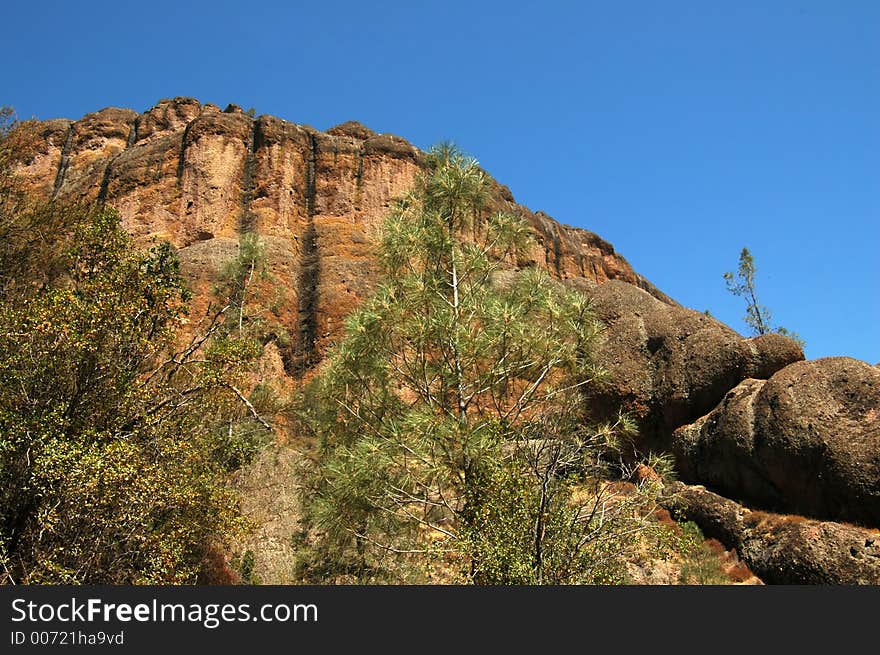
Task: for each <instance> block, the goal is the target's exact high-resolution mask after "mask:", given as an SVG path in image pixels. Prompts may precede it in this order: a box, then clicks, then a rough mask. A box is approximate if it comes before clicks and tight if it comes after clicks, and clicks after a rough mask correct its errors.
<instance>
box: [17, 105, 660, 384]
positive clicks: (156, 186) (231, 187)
mask: <svg viewBox="0 0 880 655" xmlns="http://www.w3.org/2000/svg"><path fill="white" fill-rule="evenodd" d="M40 130H41V134H42V139H41V141H40V143H39V147H38V149H37V152H36V154H35V155H34V156H33V157H31V158H30V159H29V160H28V161H27V162H24V165H23V168H22V172H23V173H24V174H25V177H26V179H27V180H28V184H29V186H30V188H31V189H32V190H33V191H35V192H37V193H40V194H42V195H44V196H51V197H57V198H62V199H67V200H75V201H83V202H94V201H97V202H101V203H106V204H108V205H110V206H113V207H114V208H116V209H117V210H118V211H119V212H120V214H121V216H122V218H123V224H124V226H125V228H126V229H127V230H128V231H129V232H130V233H131V234H133V235H134V236H135V237H136V238H137V239H138V241H139V242H140V243H143V244H146V243H149V242H150V241H152V240H168V241H170V242H171V243H172V244H173V245H174V246H175V247H176V248H178V250H179V253H180V257H181V260H182V263H183V267H184V270H185V272H186V273H187V275H188V277H189V278H190V280H191V282H192V284H193V286H194V287H195V291H196V307H195V311H194V314H195V315H199V313H200V312H202V311H203V310H204V306H205V304H206V302H207V299H208V298H209V296H210V293H209V291H210V288H211V286H212V284H213V281H214V278H215V277H216V274H217V271H218V267H219V266H220V265H222V263H223V262H225V261H227V260H228V259H229V258H230V257H234V256H235V254H236V252H237V248H238V239H239V236H240V235H241V234H242V233H245V232H250V231H254V232H257V233H259V234H260V235H261V236H262V238H263V239H264V241H265V242H266V244H267V250H268V259H269V267H270V270H271V273H272V274H273V276H274V278H275V279H276V284H277V285H279V286H281V287H283V288H284V289H285V294H284V298H283V299H281V300H280V301H279V302H278V303H277V308H276V309H277V316H278V319H279V320H280V321H281V323H283V324H284V325H285V326H286V327H287V328H288V330H289V332H290V334H291V335H293V337H294V339H293V343H292V345H291V347H290V349H289V350H288V351H287V352H285V353H284V357H285V362H286V368H287V370H288V372H289V373H291V374H299V373H302V372H303V370H304V369H306V368H308V367H309V366H310V365H311V364H314V363H315V362H317V361H319V360H320V357H321V355H322V354H323V352H324V351H325V349H326V347H327V345H328V344H329V343H330V341H331V340H332V339H333V338H335V337H336V336H338V335H339V333H340V330H341V328H342V319H343V318H344V317H345V316H346V315H347V314H348V313H349V312H350V311H351V310H352V309H354V308H355V307H356V306H357V304H358V303H359V302H360V301H361V300H362V299H363V298H364V297H366V296H367V295H368V294H369V293H370V291H371V290H372V288H373V284H374V281H375V278H376V275H375V266H374V260H373V257H372V246H373V243H374V239H375V236H376V232H377V229H378V228H379V226H380V225H381V223H382V220H383V218H384V216H385V214H386V213H387V212H388V209H389V207H390V205H391V202H392V201H393V200H394V199H395V198H397V197H400V196H402V195H403V194H404V193H405V192H406V191H407V190H408V189H409V188H410V186H411V184H412V182H413V179H414V177H415V175H416V174H417V172H418V171H419V170H420V166H421V165H422V162H423V157H424V155H423V153H422V152H421V151H420V150H418V149H417V148H415V147H413V146H412V145H411V144H409V143H408V142H407V141H406V140H404V139H402V138H401V137H398V136H394V135H390V134H376V133H375V132H373V131H372V130H369V129H368V128H366V127H364V126H363V125H360V124H358V123H354V122H349V123H344V124H342V125H339V126H337V127H334V128H332V129H330V130H328V131H327V132H319V131H317V130H315V129H313V128H311V127H308V126H303V125H297V124H294V123H290V122H287V121H284V120H281V119H278V118H275V117H272V116H260V117H257V118H252V117H251V116H249V115H248V114H246V113H245V112H243V111H242V110H241V108H239V107H236V106H234V105H230V106H229V107H227V108H226V109H225V110H223V111H221V110H220V108H219V107H217V106H215V105H211V104H204V105H203V104H201V103H199V102H198V101H197V100H194V99H191V98H174V99H172V100H163V101H161V102H159V103H158V104H157V105H156V106H155V107H153V108H152V109H150V110H148V111H146V112H145V113H143V114H137V113H135V112H133V111H131V110H127V109H115V108H108V109H103V110H101V111H98V112H95V113H93V114H89V115H87V116H85V117H83V118H81V119H80V120H77V121H68V120H50V121H45V122H43V123H41V124H40ZM491 208H492V209H493V210H496V209H505V210H507V211H513V212H516V213H519V214H521V215H523V216H524V217H525V218H526V219H527V220H528V221H529V222H530V224H531V225H532V227H533V230H534V234H535V237H536V245H535V247H534V248H533V249H532V251H531V252H529V253H528V254H527V256H526V257H525V259H524V260H523V261H522V262H520V264H522V265H527V264H529V263H537V264H540V265H542V266H545V267H547V269H548V270H549V271H550V272H551V273H552V274H553V275H555V276H557V277H559V278H570V277H586V278H587V279H590V280H592V281H594V282H602V281H604V280H607V279H620V280H625V281H627V282H630V283H632V284H634V285H636V286H639V287H641V288H644V289H647V290H648V291H649V292H651V293H653V294H655V295H656V296H657V297H658V298H660V299H662V300H664V301H666V302H672V301H671V300H669V299H668V298H666V296H664V295H663V294H662V293H661V292H660V291H659V290H657V289H656V288H654V287H653V285H651V284H650V283H649V282H648V281H647V280H645V279H644V278H642V277H641V276H640V275H638V274H636V273H635V271H633V269H632V267H631V266H630V265H629V264H628V263H627V262H626V260H625V259H623V257H621V256H620V255H619V254H617V253H616V252H615V251H614V248H613V247H612V246H611V245H610V244H609V243H607V242H606V241H604V240H602V239H601V238H599V237H598V236H597V235H595V234H593V233H591V232H587V231H586V230H581V229H576V228H572V227H567V226H564V225H560V224H559V223H557V222H556V221H554V220H552V219H551V218H550V217H548V216H546V215H545V214H543V213H541V212H537V213H533V212H531V211H529V210H528V209H527V208H525V207H523V206H521V205H517V204H516V203H515V202H514V200H513V196H512V195H511V193H510V191H509V189H507V188H506V187H503V186H501V185H497V184H496V185H495V186H494V191H493V197H492V199H491Z"/></svg>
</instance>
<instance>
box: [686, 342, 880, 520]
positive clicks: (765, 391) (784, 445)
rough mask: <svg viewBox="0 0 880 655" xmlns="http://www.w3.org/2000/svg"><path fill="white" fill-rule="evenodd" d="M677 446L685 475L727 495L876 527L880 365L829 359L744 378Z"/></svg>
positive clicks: (879, 514) (879, 487) (879, 513)
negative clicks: (760, 377)
mask: <svg viewBox="0 0 880 655" xmlns="http://www.w3.org/2000/svg"><path fill="white" fill-rule="evenodd" d="M673 452H674V454H675V457H676V462H677V466H678V469H679V471H680V473H681V476H682V478H683V479H684V480H688V481H693V482H699V483H700V484H705V485H708V486H711V487H712V488H713V489H715V490H717V491H719V492H720V493H723V494H725V495H727V496H729V497H731V498H740V499H744V500H747V501H749V502H750V503H753V504H755V505H757V506H761V507H767V508H770V509H775V510H777V511H786V512H795V513H799V514H806V515H808V516H814V517H820V518H829V519H835V520H848V521H854V522H857V523H862V524H865V525H869V526H873V527H877V526H880V370H878V369H877V368H876V367H874V366H871V365H869V364H867V363H865V362H861V361H858V360H855V359H850V358H848V357H830V358H825V359H818V360H814V361H809V362H798V363H796V364H792V365H791V366H787V367H785V368H784V369H782V370H781V371H779V372H778V373H776V374H774V375H773V376H772V377H770V379H769V380H752V379H749V380H745V381H743V382H742V383H741V384H739V385H738V386H737V387H735V388H734V389H732V390H731V391H730V392H729V393H727V395H726V396H725V397H724V400H723V402H722V403H721V404H720V405H719V406H718V407H717V408H716V409H714V410H713V411H712V412H710V413H709V414H708V415H706V416H704V417H702V418H700V419H699V420H698V421H696V422H695V423H693V424H691V425H688V426H685V427H683V428H681V429H679V430H678V431H676V433H675V435H674V438H673Z"/></svg>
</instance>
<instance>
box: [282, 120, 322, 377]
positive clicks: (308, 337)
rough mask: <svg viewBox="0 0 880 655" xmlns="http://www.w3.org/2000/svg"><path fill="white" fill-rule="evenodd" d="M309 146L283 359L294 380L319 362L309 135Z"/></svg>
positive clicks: (313, 153)
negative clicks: (290, 338)
mask: <svg viewBox="0 0 880 655" xmlns="http://www.w3.org/2000/svg"><path fill="white" fill-rule="evenodd" d="M309 146H310V147H309V159H308V162H307V163H306V198H305V199H306V211H307V215H308V219H309V223H308V226H307V227H306V230H305V233H304V234H303V235H302V242H301V256H300V269H299V276H298V279H297V292H298V298H299V302H298V307H297V333H296V339H295V340H294V345H293V352H292V353H291V355H290V356H289V357H286V358H285V359H284V368H285V370H286V371H287V373H288V374H289V375H293V376H296V377H301V376H302V375H303V374H304V373H305V372H306V371H308V370H309V368H311V367H312V366H313V365H314V364H315V363H316V362H317V361H318V354H317V352H316V349H315V342H316V340H317V332H318V316H317V314H318V282H319V279H320V274H321V260H320V257H319V254H318V231H317V229H316V227H315V195H316V193H317V190H316V188H317V184H316V173H317V170H316V169H317V159H318V157H317V155H318V142H317V139H316V138H315V135H314V134H310V135H309Z"/></svg>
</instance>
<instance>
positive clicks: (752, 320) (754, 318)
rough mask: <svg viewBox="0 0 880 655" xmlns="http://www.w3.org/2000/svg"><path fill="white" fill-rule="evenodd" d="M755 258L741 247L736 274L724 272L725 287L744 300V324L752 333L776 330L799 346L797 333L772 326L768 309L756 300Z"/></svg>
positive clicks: (802, 343)
mask: <svg viewBox="0 0 880 655" xmlns="http://www.w3.org/2000/svg"><path fill="white" fill-rule="evenodd" d="M756 270H757V269H756V268H755V260H754V258H753V257H752V253H751V252H749V249H748V248H743V249H742V252H740V254H739V268H738V269H737V272H736V274H734V273H732V272H727V273H725V274H724V280H725V282H726V283H727V289H728V290H729V291H730V292H731V293H732V294H733V295H735V296H740V297H741V298H744V299H745V301H746V315H745V316H744V317H743V320H744V321H745V323H746V325H748V326H749V327H750V328H751V330H752V333H753V334H767V333H769V332H777V333H779V334H782V335H785V336H787V337H790V338H791V339H794V340H795V341H797V342H798V343H799V344H800V345H801V347H803V345H804V341H803V339H801V338H800V337H799V336H798V335H797V333H795V332H791V331H789V330H787V329H785V328H784V327H781V326H777V327H776V328H772V327H771V324H770V320H771V314H770V310H769V309H767V308H766V307H765V306H764V305H761V304H760V303H759V302H758V297H757V292H756V290H755V273H756Z"/></svg>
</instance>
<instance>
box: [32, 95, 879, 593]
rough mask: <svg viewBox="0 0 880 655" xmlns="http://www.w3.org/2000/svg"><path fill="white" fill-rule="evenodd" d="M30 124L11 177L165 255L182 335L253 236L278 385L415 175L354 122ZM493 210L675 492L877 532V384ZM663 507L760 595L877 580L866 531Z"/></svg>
mask: <svg viewBox="0 0 880 655" xmlns="http://www.w3.org/2000/svg"><path fill="white" fill-rule="evenodd" d="M37 128H38V134H39V138H38V140H37V143H36V144H35V148H34V149H33V151H31V152H28V153H23V156H22V160H21V162H20V172H21V173H22V175H23V179H24V181H25V185H26V187H27V188H29V189H30V190H31V191H33V192H34V193H35V194H37V195H41V196H43V197H45V198H57V199H63V200H71V201H78V202H94V203H99V204H105V205H108V206H112V207H114V208H116V209H117V210H118V211H119V213H120V215H121V217H122V221H123V225H124V227H125V228H126V229H127V230H128V231H129V232H130V233H131V234H132V235H133V236H134V237H135V238H136V240H137V242H138V243H139V244H141V245H147V244H149V243H151V242H153V241H157V240H167V241H170V242H171V243H172V245H173V246H174V247H175V248H176V249H177V250H178V252H179V255H180V258H181V264H182V269H183V271H184V273H185V275H186V276H187V278H188V279H189V281H190V283H191V285H192V286H193V288H194V291H195V294H194V298H195V301H194V304H195V306H194V308H193V312H192V317H191V318H192V319H193V322H192V324H193V325H196V324H197V323H198V319H199V317H200V316H201V315H203V314H204V313H205V310H206V308H207V305H208V303H209V301H210V300H211V296H212V288H213V287H214V285H215V283H216V282H217V277H218V273H219V272H220V271H221V269H222V267H223V266H224V264H225V263H226V262H228V261H229V260H231V259H232V258H234V257H235V256H236V255H237V253H238V252H239V247H240V246H239V244H240V239H241V237H242V235H245V234H249V233H257V234H259V235H260V236H261V238H262V239H263V241H264V243H265V245H266V256H267V260H268V261H267V263H268V269H269V273H270V275H271V282H270V283H267V284H270V285H271V286H272V287H273V289H272V291H273V292H274V293H275V295H274V297H273V301H272V303H271V305H272V307H271V312H272V314H273V317H272V320H273V322H275V323H277V324H279V325H280V326H281V328H280V331H283V332H284V333H285V334H286V335H287V336H288V337H289V338H285V339H280V338H279V339H277V340H276V342H275V343H273V344H272V347H271V349H270V350H271V353H272V354H271V357H270V358H269V359H271V361H268V360H267V365H269V367H270V368H271V369H272V370H273V371H274V372H275V374H276V376H278V377H283V378H284V379H285V380H288V381H289V380H290V378H297V377H301V376H303V375H306V374H308V372H309V371H310V370H312V369H313V368H314V365H315V364H317V363H318V362H319V361H320V360H321V358H322V356H323V354H324V353H325V352H326V350H327V348H328V347H329V345H330V344H331V343H332V341H333V340H334V339H335V338H336V337H338V336H339V335H340V333H341V330H342V328H343V321H344V319H345V317H346V316H347V315H348V314H349V313H350V312H351V311H352V310H353V309H354V308H355V307H357V305H358V304H359V303H360V302H361V301H362V300H363V299H364V298H366V297H367V296H368V295H369V294H370V293H371V291H372V289H373V288H374V285H375V282H376V277H377V276H376V272H377V268H376V263H375V258H374V244H375V242H376V237H377V235H378V230H379V228H380V226H381V223H382V220H383V218H384V216H385V215H386V214H387V212H388V210H389V208H390V207H391V204H392V202H393V201H394V199H395V198H397V197H399V196H402V195H403V194H404V193H405V192H406V191H407V190H408V189H409V188H410V187H411V185H412V182H413V181H414V179H415V177H416V175H417V174H418V173H419V172H420V171H421V170H422V167H423V166H424V153H422V152H421V151H420V150H419V149H417V148H415V147H414V146H412V145H411V144H410V143H408V142H407V141H406V140H404V139H402V138H401V137H398V136H394V135H391V134H377V133H375V132H373V131H372V130H370V129H368V128H366V127H364V126H363V125H361V124H359V123H355V122H348V123H343V124H341V125H338V126H336V127H334V128H331V129H329V130H327V131H326V132H321V131H318V130H315V129H313V128H311V127H308V126H304V125H297V124H294V123H290V122H287V121H284V120H281V119H278V118H274V117H271V116H259V117H253V116H251V115H249V114H248V113H245V112H243V111H242V110H241V108H239V107H237V106H235V105H230V106H228V107H227V108H226V109H224V110H221V109H220V108H219V107H217V106H216V105H211V104H202V103H200V102H198V101H197V100H194V99H190V98H174V99H173V100H163V101H160V102H159V103H158V104H157V105H156V106H155V107H153V108H151V109H149V110H148V111H146V112H144V113H142V114H138V113H136V112H134V111H131V110H127V109H115V108H108V109H103V110H101V111H98V112H95V113H93V114H89V115H87V116H85V117H83V118H81V119H79V120H76V121H70V120H66V119H56V120H49V121H43V122H41V123H39V124H38V125H37ZM497 210H504V211H509V212H514V213H518V214H520V215H521V216H523V217H524V218H525V219H526V220H527V221H528V222H529V224H530V225H531V228H532V232H533V235H534V237H535V241H534V243H535V245H534V246H533V247H532V249H531V250H530V251H529V252H527V253H525V255H523V256H522V257H520V259H519V260H517V261H515V262H513V261H512V262H510V264H511V270H509V271H508V273H507V274H508V275H512V274H514V273H513V270H515V269H517V268H523V267H526V266H534V265H538V266H541V267H544V268H546V269H547V270H548V271H549V272H550V274H551V275H553V276H554V277H556V278H557V279H559V280H560V281H563V282H564V283H566V284H569V285H572V286H573V287H575V288H578V289H581V290H582V291H584V292H585V293H587V294H588V295H590V296H591V297H592V298H593V301H594V307H595V311H596V313H597V315H598V316H599V318H601V319H602V320H603V322H604V323H605V325H606V327H607V329H606V330H605V334H604V338H603V341H602V345H601V347H600V349H599V352H598V353H597V357H598V360H599V362H600V363H601V364H603V365H604V366H605V368H606V369H608V370H609V372H610V383H609V384H608V385H607V386H605V387H603V388H597V389H596V390H594V391H593V392H592V393H591V396H590V398H589V400H588V402H589V403H590V405H591V406H592V409H593V410H594V411H595V413H596V414H597V415H598V417H599V418H602V417H608V418H610V417H611V416H612V415H614V414H616V412H617V411H618V410H619V409H620V408H621V407H622V408H623V409H624V410H626V411H628V412H629V413H630V414H631V415H633V416H634V417H635V418H636V419H637V420H638V422H639V426H640V429H641V437H640V441H639V443H638V444H637V446H638V447H639V448H640V449H641V450H643V451H645V450H653V451H667V450H670V449H671V450H673V451H674V453H675V455H676V459H677V465H678V467H679V470H680V474H681V476H682V478H683V479H685V480H686V481H690V482H695V483H700V484H705V485H707V486H709V487H711V488H712V489H713V490H715V491H718V492H720V493H724V494H725V495H728V496H730V497H731V498H736V499H737V500H745V501H747V502H748V503H750V504H752V505H754V506H755V507H762V508H764V509H771V510H776V511H784V512H796V513H799V514H805V515H809V516H811V517H813V518H818V519H836V520H848V521H853V522H858V523H863V524H866V525H869V526H878V525H880V369H878V368H876V367H871V366H869V365H868V364H865V363H862V362H857V361H855V360H850V359H846V358H835V359H827V360H818V361H815V362H803V361H801V360H803V357H804V356H803V352H802V351H801V349H800V347H799V346H798V345H797V344H796V343H795V342H794V341H792V340H791V339H788V338H786V337H783V336H780V335H775V334H771V335H764V336H761V337H755V338H751V339H746V338H743V337H742V336H741V335H739V334H737V333H736V332H735V331H733V330H732V329H730V328H729V327H727V326H725V325H723V324H722V323H720V322H718V321H716V320H715V319H713V318H711V317H708V316H706V315H704V314H701V313H699V312H696V311H693V310H690V309H687V308H684V307H681V306H679V305H678V304H677V303H676V302H675V301H673V300H672V299H670V298H669V297H668V296H666V295H665V294H663V293H662V292H661V291H660V290H658V289H657V288H656V287H654V286H653V285H652V284H651V283H650V282H648V281H647V280H645V279H644V278H643V277H642V276H640V275H639V274H637V273H636V272H635V271H634V270H633V269H632V267H631V266H630V265H629V264H628V263H627V261H626V260H625V259H624V258H623V257H621V256H620V255H619V254H618V253H617V252H615V250H614V248H613V247H612V246H611V244H609V243H608V242H606V241H604V240H603V239H601V238H600V237H599V236H597V235H595V234H593V233H591V232H588V231H586V230H582V229H577V228H572V227H567V226H564V225H561V224H559V223H557V222H556V221H554V220H553V219H551V218H550V217H549V216H547V215H546V214H544V213H542V212H532V211H530V210H529V209H527V208H525V207H523V206H521V205H517V204H516V203H515V201H514V198H513V195H512V194H511V192H510V190H509V189H508V188H507V187H505V186H502V185H500V184H497V183H493V190H492V193H491V198H490V201H489V207H488V208H487V211H497ZM193 329H196V328H193ZM282 371H284V373H286V377H285V376H284V375H283V374H282ZM676 496H678V497H680V498H683V499H684V501H683V504H682V505H681V507H682V508H683V509H682V511H683V512H684V513H685V515H686V516H689V517H692V518H693V519H694V520H695V521H697V522H698V523H699V524H700V525H701V526H702V527H703V528H704V530H706V532H707V533H708V534H709V535H710V536H713V537H717V538H719V539H721V540H722V541H723V542H724V543H725V544H727V545H728V546H733V547H736V548H737V550H738V551H739V553H740V556H741V557H742V558H743V560H744V561H746V563H747V564H748V565H749V567H751V568H752V570H753V571H755V572H756V573H757V574H758V575H759V576H760V577H761V578H763V579H764V580H765V581H767V582H796V583H802V582H818V583H840V582H843V583H849V582H874V583H877V582H880V573H878V569H880V553H878V545H877V543H878V542H877V541H876V537H877V535H876V534H875V532H874V531H871V530H865V529H862V528H856V527H853V526H850V525H846V524H842V523H833V522H830V521H821V520H812V519H805V518H800V517H785V516H780V515H774V514H766V513H763V512H756V511H752V510H749V509H747V508H745V507H743V506H741V505H739V504H737V503H735V502H733V501H731V500H727V499H725V498H723V497H721V496H717V495H716V494H714V493H712V492H709V491H706V490H705V489H701V488H695V487H686V486H680V488H679V489H678V491H677V493H676ZM278 525H280V526H282V527H281V528H279V529H280V530H281V531H283V530H284V529H286V528H284V527H283V525H284V524H283V522H281V523H278ZM272 538H273V539H276V538H277V540H278V543H281V542H282V541H283V535H280V533H279V534H274V536H273V537H272ZM276 545H277V544H276Z"/></svg>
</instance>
